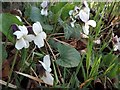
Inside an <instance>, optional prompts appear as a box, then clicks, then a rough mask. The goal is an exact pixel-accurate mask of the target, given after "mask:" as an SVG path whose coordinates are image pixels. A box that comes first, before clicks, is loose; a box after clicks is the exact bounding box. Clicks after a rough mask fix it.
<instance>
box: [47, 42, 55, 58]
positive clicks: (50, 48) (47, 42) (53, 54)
mask: <svg viewBox="0 0 120 90" xmlns="http://www.w3.org/2000/svg"><path fill="white" fill-rule="evenodd" d="M45 42H46V44H47V46H48V48H49V50H50V51H51V53H52V55H53V58H54V60H56V56H55V54H54V53H53V50H52V48H51V47H50V45H49V44H48V42H47V41H46V40H45Z"/></svg>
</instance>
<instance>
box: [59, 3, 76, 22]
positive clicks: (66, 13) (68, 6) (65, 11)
mask: <svg viewBox="0 0 120 90" xmlns="http://www.w3.org/2000/svg"><path fill="white" fill-rule="evenodd" d="M73 9H74V4H71V3H67V4H66V5H65V6H64V8H63V9H62V13H61V18H62V20H66V19H67V18H68V17H69V11H70V10H73Z"/></svg>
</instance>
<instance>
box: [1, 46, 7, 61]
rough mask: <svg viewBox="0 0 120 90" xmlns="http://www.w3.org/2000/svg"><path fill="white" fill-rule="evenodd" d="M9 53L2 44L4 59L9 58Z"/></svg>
mask: <svg viewBox="0 0 120 90" xmlns="http://www.w3.org/2000/svg"><path fill="white" fill-rule="evenodd" d="M7 56H8V54H7V52H6V49H5V47H4V46H3V45H2V61H3V60H5V59H6V58H7Z"/></svg>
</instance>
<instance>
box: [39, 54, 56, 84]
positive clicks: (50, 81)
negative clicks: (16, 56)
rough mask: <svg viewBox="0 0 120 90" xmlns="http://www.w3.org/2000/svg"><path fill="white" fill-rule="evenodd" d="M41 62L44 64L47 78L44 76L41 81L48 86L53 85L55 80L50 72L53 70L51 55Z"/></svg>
mask: <svg viewBox="0 0 120 90" xmlns="http://www.w3.org/2000/svg"><path fill="white" fill-rule="evenodd" d="M39 62H40V63H41V64H42V66H43V68H44V69H45V76H44V75H43V76H42V78H41V79H42V80H43V81H44V82H45V83H46V84H49V85H53V81H54V78H53V77H52V75H51V74H50V72H51V71H52V69H51V68H50V65H51V62H50V56H49V55H46V56H44V58H43V62H42V61H39Z"/></svg>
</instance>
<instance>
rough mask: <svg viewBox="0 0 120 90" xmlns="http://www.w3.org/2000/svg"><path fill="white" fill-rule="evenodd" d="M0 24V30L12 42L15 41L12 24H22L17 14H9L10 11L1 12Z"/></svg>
mask: <svg viewBox="0 0 120 90" xmlns="http://www.w3.org/2000/svg"><path fill="white" fill-rule="evenodd" d="M0 21H2V22H0V25H2V26H1V27H2V29H1V30H0V31H1V32H2V33H3V34H4V35H5V36H6V37H7V38H8V39H9V40H10V41H11V42H14V39H13V34H12V30H11V29H10V28H11V25H12V24H18V25H22V22H20V21H19V20H18V19H17V17H15V15H12V14H9V13H2V14H0Z"/></svg>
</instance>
